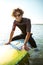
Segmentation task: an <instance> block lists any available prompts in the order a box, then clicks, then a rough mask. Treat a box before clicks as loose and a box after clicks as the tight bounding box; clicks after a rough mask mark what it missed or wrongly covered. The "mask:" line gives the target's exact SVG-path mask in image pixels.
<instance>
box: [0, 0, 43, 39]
mask: <svg viewBox="0 0 43 65" xmlns="http://www.w3.org/2000/svg"><path fill="white" fill-rule="evenodd" d="M15 8H21V9H22V10H23V11H24V16H23V17H27V18H30V19H31V23H32V24H43V0H0V40H1V39H5V38H6V37H7V36H9V33H10V31H11V28H12V24H13V20H14V18H13V17H12V16H11V14H12V11H13V9H15ZM4 37H5V38H4Z"/></svg>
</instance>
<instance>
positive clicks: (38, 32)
mask: <svg viewBox="0 0 43 65" xmlns="http://www.w3.org/2000/svg"><path fill="white" fill-rule="evenodd" d="M32 33H33V38H34V39H35V41H36V44H37V49H38V51H35V49H31V50H30V52H29V53H30V58H31V59H30V60H29V61H30V64H29V65H43V25H32Z"/></svg>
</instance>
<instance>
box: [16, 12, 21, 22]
mask: <svg viewBox="0 0 43 65" xmlns="http://www.w3.org/2000/svg"><path fill="white" fill-rule="evenodd" d="M15 19H16V21H17V22H20V21H21V19H22V15H21V14H20V13H19V12H16V14H15Z"/></svg>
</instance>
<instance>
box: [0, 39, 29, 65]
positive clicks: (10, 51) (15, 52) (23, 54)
mask: <svg viewBox="0 0 43 65" xmlns="http://www.w3.org/2000/svg"><path fill="white" fill-rule="evenodd" d="M17 42H18V43H17ZM22 45H23V40H22V41H21V40H16V41H13V42H11V44H10V45H0V65H17V64H19V65H22V64H23V63H27V61H28V58H29V54H28V52H27V51H26V50H19V49H20V48H21V46H22ZM28 63H29V62H28ZM23 65H24V64H23Z"/></svg>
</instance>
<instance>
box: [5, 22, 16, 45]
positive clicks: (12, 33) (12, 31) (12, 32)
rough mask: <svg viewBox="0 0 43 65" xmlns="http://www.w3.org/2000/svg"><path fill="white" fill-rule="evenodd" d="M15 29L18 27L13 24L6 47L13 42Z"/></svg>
mask: <svg viewBox="0 0 43 65" xmlns="http://www.w3.org/2000/svg"><path fill="white" fill-rule="evenodd" d="M15 28H16V25H15V23H13V27H12V30H11V33H10V38H9V41H8V43H6V44H5V45H7V44H10V42H11V41H12V37H13V35H14V31H15Z"/></svg>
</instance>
